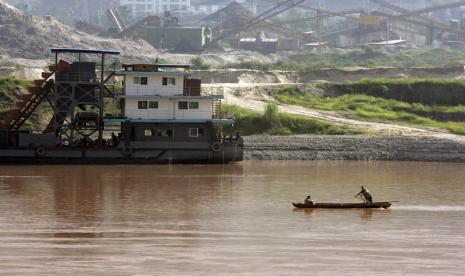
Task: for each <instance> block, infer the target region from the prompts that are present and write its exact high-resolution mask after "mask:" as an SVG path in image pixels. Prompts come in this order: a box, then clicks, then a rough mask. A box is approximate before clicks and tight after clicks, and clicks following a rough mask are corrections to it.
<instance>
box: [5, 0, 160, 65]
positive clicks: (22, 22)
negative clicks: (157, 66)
mask: <svg viewBox="0 0 465 276" xmlns="http://www.w3.org/2000/svg"><path fill="white" fill-rule="evenodd" d="M0 37H1V38H2V39H1V40H0V55H3V56H8V57H11V58H26V59H44V58H47V57H49V56H50V51H49V49H50V48H53V47H66V48H97V49H113V50H119V51H121V53H122V54H123V57H124V58H126V59H131V60H144V59H145V60H147V59H153V58H155V56H156V50H155V48H153V47H152V46H151V45H150V44H148V43H147V42H145V41H143V40H140V41H134V40H122V39H112V38H103V37H99V36H95V35H90V34H87V33H83V32H79V31H76V30H75V29H73V28H71V27H69V26H67V25H65V24H63V23H61V22H59V21H58V20H57V19H55V18H53V17H48V16H47V17H41V16H30V15H26V14H25V13H23V12H22V11H20V10H18V9H16V8H14V7H13V6H11V5H10V4H7V3H6V2H5V1H4V0H0Z"/></svg>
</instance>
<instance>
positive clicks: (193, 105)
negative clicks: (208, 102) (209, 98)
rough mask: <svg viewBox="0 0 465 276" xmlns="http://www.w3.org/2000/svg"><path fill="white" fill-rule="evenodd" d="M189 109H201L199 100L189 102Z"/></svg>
mask: <svg viewBox="0 0 465 276" xmlns="http://www.w3.org/2000/svg"><path fill="white" fill-rule="evenodd" d="M189 109H199V102H189Z"/></svg>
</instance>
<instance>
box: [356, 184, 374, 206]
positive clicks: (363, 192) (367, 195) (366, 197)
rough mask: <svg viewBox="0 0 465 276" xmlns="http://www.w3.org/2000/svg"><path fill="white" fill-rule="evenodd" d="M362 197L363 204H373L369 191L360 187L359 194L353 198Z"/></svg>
mask: <svg viewBox="0 0 465 276" xmlns="http://www.w3.org/2000/svg"><path fill="white" fill-rule="evenodd" d="M360 195H361V196H362V199H363V201H364V202H365V203H370V204H371V203H373V196H372V195H371V193H370V191H368V190H367V189H366V188H365V187H363V186H362V190H361V191H360V193H358V194H356V195H355V197H359V196H360Z"/></svg>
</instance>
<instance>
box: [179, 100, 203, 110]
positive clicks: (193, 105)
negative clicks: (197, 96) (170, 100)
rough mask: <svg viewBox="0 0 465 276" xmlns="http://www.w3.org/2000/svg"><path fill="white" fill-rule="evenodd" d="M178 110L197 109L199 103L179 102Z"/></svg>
mask: <svg viewBox="0 0 465 276" xmlns="http://www.w3.org/2000/svg"><path fill="white" fill-rule="evenodd" d="M178 109H199V102H179V103H178Z"/></svg>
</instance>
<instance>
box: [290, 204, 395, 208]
mask: <svg viewBox="0 0 465 276" xmlns="http://www.w3.org/2000/svg"><path fill="white" fill-rule="evenodd" d="M292 205H294V207H296V208H308V209H310V208H312V209H313V208H326V209H369V208H384V209H387V208H389V207H390V206H391V202H373V203H314V204H304V203H292Z"/></svg>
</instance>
